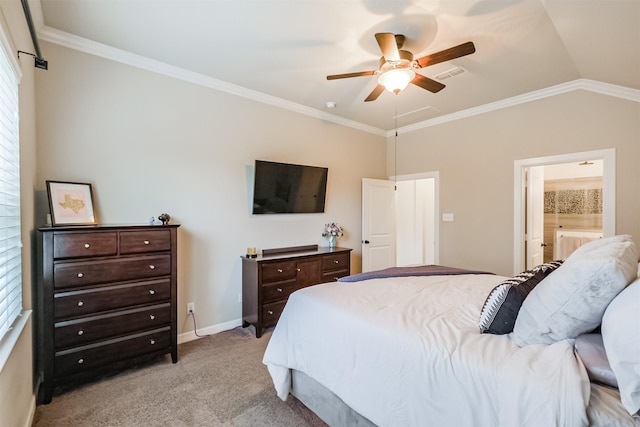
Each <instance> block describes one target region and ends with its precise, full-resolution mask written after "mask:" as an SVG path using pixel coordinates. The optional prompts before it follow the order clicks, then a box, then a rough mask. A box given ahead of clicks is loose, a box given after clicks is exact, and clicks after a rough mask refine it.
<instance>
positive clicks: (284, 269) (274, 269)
mask: <svg viewBox="0 0 640 427" xmlns="http://www.w3.org/2000/svg"><path fill="white" fill-rule="evenodd" d="M296 266H297V262H296V261H282V262H269V263H264V264H262V265H261V266H260V268H262V282H263V283H266V282H277V281H280V280H286V279H291V278H294V277H296V274H297V272H298V271H297V269H296Z"/></svg>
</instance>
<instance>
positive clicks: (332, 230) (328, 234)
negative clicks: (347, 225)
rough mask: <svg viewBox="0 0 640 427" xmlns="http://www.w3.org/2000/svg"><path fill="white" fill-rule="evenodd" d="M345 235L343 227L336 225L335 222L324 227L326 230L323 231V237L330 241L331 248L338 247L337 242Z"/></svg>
mask: <svg viewBox="0 0 640 427" xmlns="http://www.w3.org/2000/svg"><path fill="white" fill-rule="evenodd" d="M343 234H344V230H343V228H342V227H341V226H339V225H338V224H336V223H335V222H330V223H329V224H325V225H324V230H323V231H322V237H325V238H327V239H329V247H330V248H333V247H335V246H336V240H337V239H338V238H340V237H342V235H343Z"/></svg>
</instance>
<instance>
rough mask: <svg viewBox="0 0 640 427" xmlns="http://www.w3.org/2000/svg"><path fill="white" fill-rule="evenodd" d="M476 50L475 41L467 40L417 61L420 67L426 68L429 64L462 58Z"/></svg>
mask: <svg viewBox="0 0 640 427" xmlns="http://www.w3.org/2000/svg"><path fill="white" fill-rule="evenodd" d="M475 51H476V47H475V46H474V44H473V42H466V43H462V44H461V45H458V46H454V47H451V48H449V49H445V50H441V51H440V52H436V53H432V54H431V55H427V56H423V57H422V58H418V59H416V62H417V63H418V65H419V66H420V68H424V67H428V66H429V65H434V64H439V63H441V62H445V61H450V60H452V59H456V58H460V57H461V56H466V55H470V54H472V53H473V52H475Z"/></svg>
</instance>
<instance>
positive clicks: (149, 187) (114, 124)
mask: <svg viewBox="0 0 640 427" xmlns="http://www.w3.org/2000/svg"><path fill="white" fill-rule="evenodd" d="M43 50H44V51H45V52H46V53H47V59H48V60H49V71H47V72H46V73H39V74H38V76H37V79H36V85H37V108H38V110H37V113H38V134H39V138H38V147H37V148H38V181H37V188H38V189H39V190H40V191H41V197H40V199H43V200H46V197H42V196H43V193H42V192H44V191H45V180H46V179H52V180H67V181H77V182H91V183H92V184H93V186H94V187H93V189H94V194H95V198H96V208H97V214H98V220H99V222H101V223H145V222H146V221H147V219H148V218H149V217H150V216H156V217H157V216H158V215H159V214H160V213H162V212H167V213H169V214H170V215H171V216H172V218H174V221H175V222H178V223H180V224H182V226H181V228H180V229H179V238H178V240H179V244H178V245H179V253H178V258H179V261H178V285H179V294H178V299H179V307H178V320H179V323H178V324H179V331H178V333H179V334H180V333H185V332H188V331H192V330H193V325H192V323H191V321H190V319H189V318H187V317H186V310H185V308H186V303H187V302H195V311H196V315H197V320H198V327H199V328H202V327H209V326H214V325H221V324H226V323H227V322H237V321H239V319H240V318H241V304H240V303H239V302H238V294H239V293H240V292H241V260H240V256H241V255H242V254H244V253H245V252H246V248H247V247H249V246H251V247H253V246H255V247H257V248H258V249H259V250H260V249H264V248H274V247H284V246H296V245H308V244H316V243H317V244H326V243H325V241H323V240H322V238H321V236H320V234H321V231H322V228H323V225H324V223H326V222H329V221H336V222H338V223H340V224H341V225H343V226H344V227H345V229H346V236H345V237H344V238H342V239H341V240H340V241H339V244H340V245H341V246H345V247H350V248H354V255H353V256H352V261H353V270H354V271H359V269H360V249H359V247H360V188H361V178H363V177H369V178H383V177H384V176H385V173H386V163H385V156H386V146H385V143H386V141H385V138H384V137H382V136H376V135H372V134H369V133H366V132H362V131H358V130H354V129H351V128H346V127H344V126H339V125H336V124H331V123H328V122H324V121H322V120H319V119H316V118H312V117H308V116H304V115H300V114H297V113H294V112H291V111H287V110H283V109H280V108H276V107H272V106H268V105H265V104H262V103H259V102H255V101H252V100H248V99H245V98H241V97H238V96H234V95H231V94H227V93H223V92H219V91H216V90H212V89H208V88H205V87H201V86H198V85H195V84H191V83H187V82H183V81H180V80H176V79H172V78H168V77H165V76H162V75H158V74H154V73H151V72H148V71H144V70H140V69H137V68H134V67H131V66H128V65H123V64H120V63H116V62H113V61H109V60H106V59H102V58H98V57H95V56H91V55H88V54H84V53H81V52H78V51H74V50H70V49H67V48H64V47H61V46H58V45H53V44H48V43H44V44H43ZM255 159H263V160H273V161H282V162H291V163H301V164H310V165H316V166H326V167H328V168H329V182H328V194H327V204H326V213H324V214H306V215H267V216H252V215H250V214H249V206H250V201H249V198H250V196H251V191H250V186H251V185H252V175H251V173H252V172H251V169H252V167H253V163H254V160H255ZM39 219H40V220H41V221H42V222H43V221H44V215H43V214H40V215H39Z"/></svg>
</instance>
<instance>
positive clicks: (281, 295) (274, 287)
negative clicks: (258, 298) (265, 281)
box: [262, 279, 300, 302]
mask: <svg viewBox="0 0 640 427" xmlns="http://www.w3.org/2000/svg"><path fill="white" fill-rule="evenodd" d="M298 289H300V285H298V283H297V282H296V280H295V279H291V280H289V281H286V282H279V283H271V284H269V285H262V301H264V302H272V301H278V300H282V299H285V300H286V299H287V298H289V295H291V293H293V292H295V291H297V290H298Z"/></svg>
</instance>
